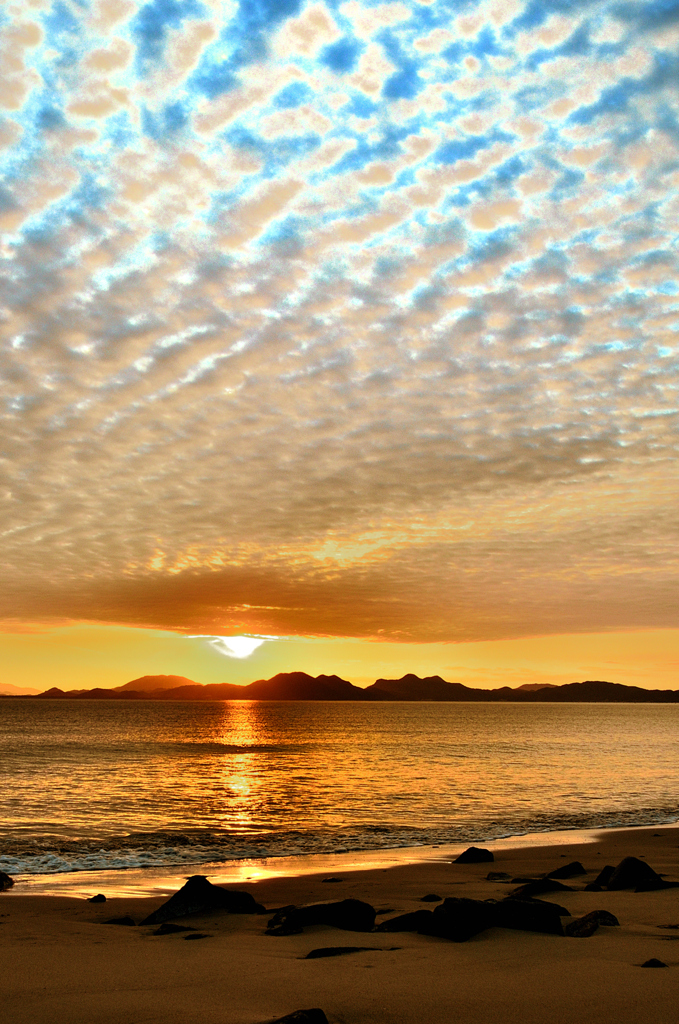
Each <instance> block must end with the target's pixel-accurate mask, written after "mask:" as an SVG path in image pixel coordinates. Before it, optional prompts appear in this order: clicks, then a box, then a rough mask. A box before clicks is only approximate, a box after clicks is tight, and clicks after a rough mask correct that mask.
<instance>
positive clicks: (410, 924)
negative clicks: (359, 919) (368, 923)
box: [375, 910, 434, 932]
mask: <svg viewBox="0 0 679 1024" xmlns="http://www.w3.org/2000/svg"><path fill="white" fill-rule="evenodd" d="M433 916H434V915H433V914H432V912H431V910H414V911H413V912H412V913H411V914H400V915H399V916H398V917H390V918H389V919H388V920H386V921H382V922H381V924H378V926H377V928H376V929H375V931H377V932H417V931H419V930H420V928H422V927H426V926H427V923H428V921H429V918H431V917H433Z"/></svg>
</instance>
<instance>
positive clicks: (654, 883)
mask: <svg viewBox="0 0 679 1024" xmlns="http://www.w3.org/2000/svg"><path fill="white" fill-rule="evenodd" d="M657 889H679V882H666V881H665V879H664V878H649V880H648V881H647V882H640V883H639V885H638V886H637V887H636V889H635V890H634V891H635V892H655V891H656V890H657Z"/></svg>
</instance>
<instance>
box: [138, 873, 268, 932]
mask: <svg viewBox="0 0 679 1024" xmlns="http://www.w3.org/2000/svg"><path fill="white" fill-rule="evenodd" d="M209 910H226V911H227V912H228V913H230V914H259V913H261V912H262V911H263V910H264V907H262V906H261V904H259V903H257V902H256V900H255V899H254V897H253V896H251V895H250V893H249V892H241V891H239V890H237V889H224V888H222V886H221V885H213V884H212V882H208V880H207V878H206V877H205V876H204V875H192V876H191V877H190V878H189V879H187V881H186V883H185V884H184V885H183V886H182V887H181V889H179V890H178V891H177V892H176V893H175V894H174V896H170V898H169V900H167V901H166V902H165V903H163V905H162V906H161V907H158V909H157V910H154V912H153V913H152V914H149V916H148V917H146V918H144V920H143V921H142V922H141V923H142V924H162V923H163V922H164V921H171V920H174V918H176V917H186V916H187V914H201V913H205V912H206V911H209Z"/></svg>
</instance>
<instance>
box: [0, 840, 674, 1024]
mask: <svg viewBox="0 0 679 1024" xmlns="http://www.w3.org/2000/svg"><path fill="white" fill-rule="evenodd" d="M490 847H491V844H490V843H489V844H487V848H490ZM492 847H493V852H494V858H495V859H494V863H493V864H488V863H478V864H453V863H452V862H451V858H450V857H448V854H449V853H450V852H452V851H451V850H450V849H449V848H445V849H442V848H439V849H435V848H432V849H430V850H428V851H427V857H426V858H425V857H422V859H420V860H418V861H416V862H406V861H401V862H392V863H391V864H389V865H388V866H387V864H388V861H387V858H388V857H389V856H393V851H384V857H383V859H382V860H381V863H379V864H378V863H370V864H368V863H367V862H366V861H363V862H362V863H361V864H359V863H357V862H356V861H357V859H356V858H355V857H354V856H353V855H347V854H343V855H340V856H341V857H343V858H344V863H343V866H342V867H341V869H339V870H337V872H335V871H332V873H330V871H329V868H330V864H329V863H327V862H326V861H324V862H323V863H322V864H321V863H319V862H318V860H316V861H315V865H314V866H315V868H316V869H317V870H315V871H314V872H313V873H304V872H303V871H301V870H298V873H292V870H293V869H292V868H291V867H290V865H287V867H288V870H289V871H290V873H288V874H284V873H283V872H282V871H281V870H278V871H277V872H275V873H271V874H268V875H267V874H265V872H264V868H263V869H262V874H261V875H260V876H258V877H257V878H253V877H251V878H249V879H247V878H244V879H242V880H240V879H239V880H238V881H237V887H238V888H244V889H245V890H246V891H248V892H250V893H251V894H252V895H253V896H254V897H255V899H256V900H257V901H258V902H259V903H261V904H263V905H264V906H265V907H267V908H269V911H268V913H267V914H266V915H261V914H228V913H226V912H225V911H213V912H211V913H206V912H202V913H197V914H193V915H191V916H189V917H185V918H182V919H181V921H180V922H179V923H180V924H181V925H182V926H185V927H188V928H189V929H190V930H189V931H182V932H179V933H177V934H175V933H171V934H163V935H159V934H156V929H155V927H154V926H146V927H143V926H140V925H141V922H142V921H143V920H144V918H145V917H146V916H147V915H148V914H149V913H150V912H152V911H155V910H156V909H157V908H158V907H159V906H160V905H161V904H162V903H164V902H165V899H166V896H167V893H166V892H162V891H161V888H160V887H159V888H156V889H155V890H154V894H153V895H150V894H148V893H147V894H146V895H131V894H129V893H127V894H123V895H118V896H111V897H107V901H106V903H105V904H92V903H89V902H87V901H86V900H85V899H83V898H82V896H80V897H78V896H75V895H74V894H70V895H64V894H63V893H62V895H44V894H40V893H38V892H35V891H34V892H33V893H30V892H27V891H24V892H22V891H21V890H22V886H20V885H16V886H15V887H14V889H11V890H9V891H8V892H5V893H2V894H0V951H1V952H0V955H2V956H3V958H4V962H5V963H6V964H7V965H11V969H10V970H7V971H5V972H3V977H2V980H1V981H0V992H1V993H2V996H3V1004H4V1005H5V1006H6V1013H7V1019H8V1020H12V1022H13V1024H261V1022H266V1021H272V1020H274V1019H275V1018H277V1017H281V1016H283V1015H284V1014H287V1013H291V1012H293V1011H295V1010H298V1009H302V1008H306V1007H312V1006H316V1007H320V1008H322V1009H323V1010H324V1012H325V1013H326V1015H327V1019H328V1021H329V1022H330V1024H425V1022H426V1024H481V1022H483V1024H546V1022H549V1024H583V1022H585V1024H588V1022H594V1021H596V1022H597V1024H645V1022H646V1021H653V1024H675V1021H676V1007H677V1002H678V1001H679V945H678V942H679V889H674V888H673V889H666V890H659V891H649V892H635V891H633V890H625V891H597V892H591V891H587V890H586V889H585V883H587V882H591V881H593V879H594V878H595V877H596V875H597V874H598V872H599V870H600V869H601V868H602V867H603V866H604V865H606V864H613V865H615V864H617V863H619V862H620V861H621V860H622V859H623V857H625V856H630V855H631V856H635V857H639V858H643V859H644V860H646V862H647V863H648V864H649V865H650V866H651V867H652V868H653V869H654V870H656V871H658V872H660V873H662V874H663V875H664V876H665V877H666V878H667V879H668V880H670V881H677V882H679V825H677V824H674V825H666V826H650V827H644V826H639V827H636V828H624V829H607V830H591V831H587V832H577V833H576V832H568V833H561V834H555V833H533V834H532V835H530V836H522V837H512V838H511V839H505V840H496V841H495V842H494V843H493V844H492ZM408 853H410V854H412V853H413V851H411V850H409V851H408ZM418 853H419V855H420V856H422V854H423V851H418ZM352 859H353V863H352V862H351V861H352ZM571 860H579V861H581V862H582V864H583V866H584V868H585V869H586V872H587V874H586V876H580V877H577V878H572V879H568V881H567V882H566V885H567V886H568V888H567V889H566V890H564V891H561V890H560V891H557V892H555V893H548V894H546V895H545V896H544V897H541V898H543V899H545V900H546V901H550V900H551V901H552V902H554V903H558V904H560V905H562V906H563V907H564V911H567V913H568V914H569V915H571V916H570V917H564V918H562V920H563V921H564V922H568V921H570V920H573V919H575V918H579V917H580V916H582V915H584V914H587V913H589V912H590V911H593V910H606V911H608V912H609V913H611V914H613V915H615V917H616V918H617V919H618V921H619V926H617V927H599V928H598V930H597V931H596V932H595V933H594V934H593V935H591V936H590V937H587V938H574V937H568V936H560V935H553V934H538V933H535V932H529V931H516V930H510V929H508V928H499V927H491V928H489V929H488V930H486V931H483V932H481V933H480V934H477V935H475V936H474V937H473V938H471V939H469V941H466V942H451V941H449V940H447V939H442V938H437V937H434V936H430V935H421V934H418V933H417V932H379V931H372V932H370V933H369V934H367V933H365V932H363V933H356V932H352V931H345V930H340V929H338V928H334V927H329V926H327V925H315V926H307V927H305V928H304V930H303V931H302V932H301V933H299V934H289V935H284V936H282V937H275V936H271V935H267V934H266V932H265V929H266V925H267V921H268V919H269V914H270V913H271V911H272V909H274V908H276V907H281V906H286V905H290V904H295V905H298V906H299V905H304V904H308V903H314V902H331V901H338V900H344V899H347V898H352V899H360V900H363V901H365V902H367V903H369V904H370V905H371V906H372V907H374V908H375V910H376V912H377V915H378V916H377V922H378V923H379V922H380V921H382V920H384V919H388V918H391V917H394V916H397V915H399V914H403V913H410V912H412V911H414V910H418V909H422V908H423V907H424V908H429V909H430V908H431V906H432V905H433V904H431V903H428V902H423V901H422V897H423V896H425V895H426V894H428V893H432V894H436V895H437V896H438V897H440V898H441V899H444V898H446V897H449V896H455V897H469V898H471V899H474V900H488V899H491V900H501V899H503V898H504V897H505V896H507V895H509V893H510V892H511V891H513V889H515V888H516V885H515V883H513V882H512V881H511V879H513V878H518V877H523V876H532V877H540V876H543V875H545V874H546V873H548V872H550V871H553V870H554V869H555V868H557V867H559V866H562V865H564V864H566V863H568V862H570V861H571ZM283 866H284V865H282V864H279V865H277V868H279V869H280V868H282V867H283ZM293 867H294V866H293ZM302 867H304V869H305V871H306V869H307V868H308V867H309V864H306V865H300V864H298V865H297V868H298V869H301V868H302ZM335 867H336V864H335ZM489 868H490V869H493V870H495V871H499V872H503V873H504V878H503V879H502V880H489V879H488V878H487V877H486V876H487V874H488V871H489ZM328 875H330V877H331V878H333V884H327V882H328ZM181 881H182V882H183V878H182V879H181ZM211 881H212V882H217V881H220V877H219V875H218V874H216V873H215V874H213V875H211ZM228 881H231V882H234V881H236V880H235V879H230V880H228ZM102 888H103V887H102ZM174 888H177V887H174ZM172 891H174V889H173V890H172ZM122 916H129V917H131V918H132V920H133V922H134V924H135V925H136V926H137V927H120V926H116V925H115V924H109V923H106V922H108V921H110V919H112V918H119V917H122ZM188 937H193V938H202V939H203V941H200V942H187V941H185V939H186V938H188ZM340 945H341V946H351V947H353V948H354V950H355V951H354V952H352V953H350V954H347V955H342V956H333V957H330V958H321V959H307V955H308V953H309V952H310V951H312V950H314V949H317V948H319V947H330V946H332V947H336V946H340ZM652 958H655V959H659V960H660V961H662V962H663V963H664V964H666V965H667V966H666V968H663V969H661V970H644V969H642V965H643V964H644V963H645V962H646V961H648V960H649V959H652Z"/></svg>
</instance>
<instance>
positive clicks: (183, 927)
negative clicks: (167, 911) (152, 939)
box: [153, 921, 196, 935]
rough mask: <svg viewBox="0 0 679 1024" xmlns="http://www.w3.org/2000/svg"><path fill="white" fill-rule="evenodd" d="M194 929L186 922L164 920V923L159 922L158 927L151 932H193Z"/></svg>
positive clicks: (173, 933) (169, 933)
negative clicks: (175, 922)
mask: <svg viewBox="0 0 679 1024" xmlns="http://www.w3.org/2000/svg"><path fill="white" fill-rule="evenodd" d="M195 930H196V929H195V928H192V927H191V926H190V925H188V924H171V923H170V922H169V921H166V922H165V924H161V926H160V928H156V930H155V931H154V932H153V934H154V935H176V934H177V932H194V931H195Z"/></svg>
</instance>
